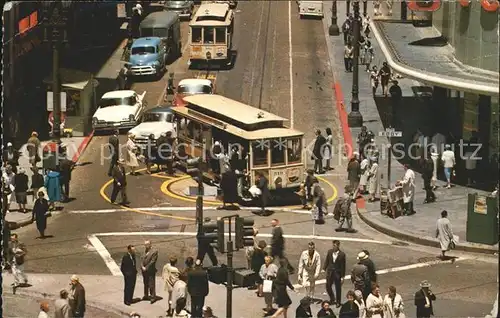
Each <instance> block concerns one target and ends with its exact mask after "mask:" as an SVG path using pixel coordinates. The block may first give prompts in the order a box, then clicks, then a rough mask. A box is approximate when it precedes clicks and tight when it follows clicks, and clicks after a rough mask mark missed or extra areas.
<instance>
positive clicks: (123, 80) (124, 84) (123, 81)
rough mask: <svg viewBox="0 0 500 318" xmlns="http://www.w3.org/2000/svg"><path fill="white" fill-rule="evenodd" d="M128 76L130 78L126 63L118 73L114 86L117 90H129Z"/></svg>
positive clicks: (128, 66) (128, 67)
mask: <svg viewBox="0 0 500 318" xmlns="http://www.w3.org/2000/svg"><path fill="white" fill-rule="evenodd" d="M129 76H130V64H129V63H128V62H127V63H125V64H124V65H123V66H122V68H121V69H120V72H119V73H118V77H117V78H116V86H117V88H118V90H120V91H121V90H126V89H130V85H129Z"/></svg>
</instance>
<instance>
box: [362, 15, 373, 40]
mask: <svg viewBox="0 0 500 318" xmlns="http://www.w3.org/2000/svg"><path fill="white" fill-rule="evenodd" d="M362 29H363V33H364V35H365V38H367V39H368V38H370V32H371V30H370V17H368V16H365V17H364V19H363V24H362Z"/></svg>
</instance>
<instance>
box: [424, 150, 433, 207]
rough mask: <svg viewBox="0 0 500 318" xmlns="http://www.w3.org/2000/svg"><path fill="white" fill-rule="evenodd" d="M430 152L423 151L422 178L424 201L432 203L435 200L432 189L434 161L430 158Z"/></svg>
mask: <svg viewBox="0 0 500 318" xmlns="http://www.w3.org/2000/svg"><path fill="white" fill-rule="evenodd" d="M431 156H432V154H430V153H429V152H426V153H425V159H424V160H423V162H422V179H423V180H424V189H425V200H424V203H432V202H435V201H436V195H435V194H434V191H433V190H432V185H431V182H432V177H433V174H434V161H433V160H432V158H431Z"/></svg>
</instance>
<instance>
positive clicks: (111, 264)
mask: <svg viewBox="0 0 500 318" xmlns="http://www.w3.org/2000/svg"><path fill="white" fill-rule="evenodd" d="M87 238H88V240H89V242H90V244H92V246H93V247H94V248H95V250H96V252H97V253H99V256H101V258H102V260H103V261H104V263H105V264H106V266H107V267H108V269H109V271H110V272H111V274H112V275H113V276H123V274H122V271H121V270H120V267H119V266H118V264H116V262H115V260H114V259H113V258H112V257H111V254H109V252H108V250H107V249H106V247H105V246H104V244H102V242H101V240H99V239H98V238H97V236H96V235H89V236H88V237H87Z"/></svg>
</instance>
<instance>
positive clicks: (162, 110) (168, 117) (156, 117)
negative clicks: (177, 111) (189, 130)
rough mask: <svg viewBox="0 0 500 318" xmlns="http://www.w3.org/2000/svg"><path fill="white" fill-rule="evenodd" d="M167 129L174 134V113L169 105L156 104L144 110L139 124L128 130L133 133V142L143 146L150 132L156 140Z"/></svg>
mask: <svg viewBox="0 0 500 318" xmlns="http://www.w3.org/2000/svg"><path fill="white" fill-rule="evenodd" d="M167 131H171V132H172V136H174V137H175V136H176V133H175V125H174V115H173V113H172V111H171V110H170V107H169V106H157V107H155V108H152V109H150V110H148V111H146V112H145V113H144V114H143V115H142V117H141V119H140V121H139V125H137V126H135V127H134V128H132V129H130V131H129V132H130V133H132V134H134V135H135V143H136V144H137V145H138V146H139V147H141V148H145V147H146V145H147V143H148V138H149V136H150V135H151V134H153V135H154V137H155V140H156V139H158V138H159V137H160V135H161V134H162V133H166V132H167Z"/></svg>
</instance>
